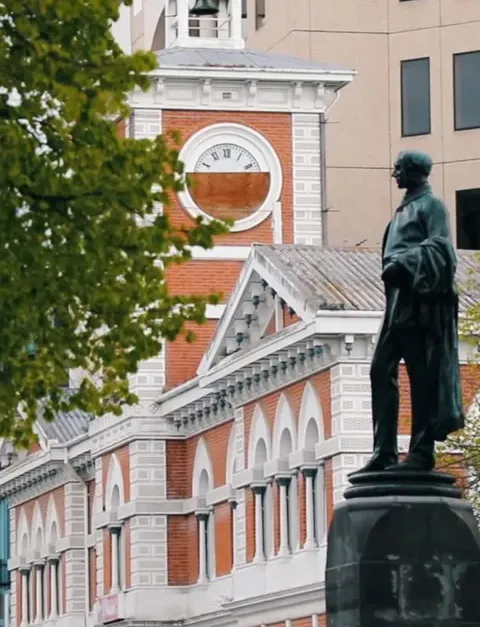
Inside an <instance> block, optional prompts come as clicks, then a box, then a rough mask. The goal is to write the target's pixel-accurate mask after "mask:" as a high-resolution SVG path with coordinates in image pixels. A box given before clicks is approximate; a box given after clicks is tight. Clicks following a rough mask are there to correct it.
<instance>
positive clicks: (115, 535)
mask: <svg viewBox="0 0 480 627" xmlns="http://www.w3.org/2000/svg"><path fill="white" fill-rule="evenodd" d="M110 540H111V542H110V547H111V556H110V564H111V565H112V586H111V588H110V594H117V592H118V591H119V590H120V581H119V576H118V574H119V567H120V562H119V559H118V556H119V553H120V551H119V541H120V527H119V526H112V527H110Z"/></svg>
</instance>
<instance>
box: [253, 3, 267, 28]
mask: <svg viewBox="0 0 480 627" xmlns="http://www.w3.org/2000/svg"><path fill="white" fill-rule="evenodd" d="M266 4H267V0H255V26H256V29H257V30H258V29H259V28H261V27H262V26H263V24H264V22H265V20H266V18H267V6H266Z"/></svg>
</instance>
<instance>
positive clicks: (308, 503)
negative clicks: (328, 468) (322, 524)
mask: <svg viewBox="0 0 480 627" xmlns="http://www.w3.org/2000/svg"><path fill="white" fill-rule="evenodd" d="M315 473H316V470H315V469H314V468H304V469H303V476H304V478H305V517H306V527H307V529H306V531H307V533H306V537H305V544H304V545H303V548H304V549H314V548H315V547H316V546H317V541H316V539H315V535H316V534H315V499H314V491H313V482H314V480H315Z"/></svg>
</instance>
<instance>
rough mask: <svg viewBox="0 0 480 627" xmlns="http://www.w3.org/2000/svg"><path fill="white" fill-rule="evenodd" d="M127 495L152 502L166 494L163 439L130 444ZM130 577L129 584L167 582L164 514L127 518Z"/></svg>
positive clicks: (139, 585) (165, 463) (139, 584)
mask: <svg viewBox="0 0 480 627" xmlns="http://www.w3.org/2000/svg"><path fill="white" fill-rule="evenodd" d="M129 459H130V478H129V483H130V499H131V500H132V501H140V502H141V503H145V504H147V503H152V504H153V505H154V504H155V503H157V502H158V501H159V500H162V499H165V498H167V455H166V443H165V441H161V440H151V441H146V440H138V441H136V442H132V443H131V444H130V446H129ZM129 535H130V554H131V565H130V577H131V585H132V587H134V588H135V587H141V586H159V585H165V584H166V583H167V517H166V516H134V517H133V518H131V519H130V529H129Z"/></svg>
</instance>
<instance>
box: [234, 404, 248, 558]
mask: <svg viewBox="0 0 480 627" xmlns="http://www.w3.org/2000/svg"><path fill="white" fill-rule="evenodd" d="M233 428H234V429H235V470H236V472H241V471H242V470H245V419H244V409H243V407H240V408H238V409H236V410H235V418H234V424H233ZM235 496H236V501H237V505H236V508H235V512H234V519H235V557H234V562H235V565H236V566H240V565H242V564H245V563H246V561H247V525H246V490H245V488H241V489H240V490H236V495H235Z"/></svg>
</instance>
